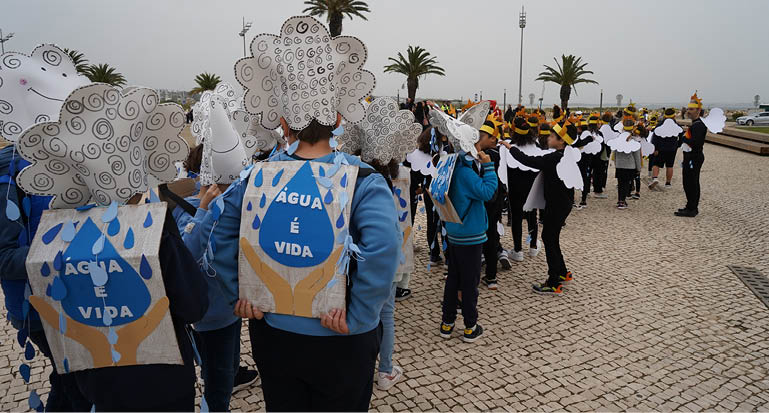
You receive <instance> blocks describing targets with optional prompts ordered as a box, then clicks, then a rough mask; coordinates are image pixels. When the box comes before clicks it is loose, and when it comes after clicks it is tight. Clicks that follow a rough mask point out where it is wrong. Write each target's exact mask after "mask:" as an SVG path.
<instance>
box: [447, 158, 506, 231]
mask: <svg viewBox="0 0 769 413" xmlns="http://www.w3.org/2000/svg"><path fill="white" fill-rule="evenodd" d="M481 167H482V168H483V176H482V177H481V176H478V174H477V173H475V171H474V170H473V166H472V163H471V161H468V160H467V159H465V155H464V153H460V154H459V156H458V157H457V163H456V166H455V167H454V175H452V177H451V185H450V186H449V199H451V203H452V204H453V205H454V209H455V210H456V211H457V214H459V217H460V218H461V219H462V223H461V224H457V223H452V222H446V223H445V225H446V235H447V236H448V238H449V242H451V243H452V244H455V245H477V244H483V243H484V242H486V239H487V238H486V230H487V229H488V228H489V218H488V215H487V214H486V207H485V206H484V204H483V203H484V202H486V201H489V200H491V199H492V198H493V197H494V193H495V192H496V191H497V174H496V173H495V172H494V162H488V163H484V164H482V165H481Z"/></svg>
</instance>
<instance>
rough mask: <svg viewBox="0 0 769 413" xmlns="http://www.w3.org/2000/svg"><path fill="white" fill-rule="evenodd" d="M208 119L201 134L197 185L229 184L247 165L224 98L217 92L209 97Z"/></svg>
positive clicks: (240, 141) (244, 152) (241, 142)
mask: <svg viewBox="0 0 769 413" xmlns="http://www.w3.org/2000/svg"><path fill="white" fill-rule="evenodd" d="M207 105H208V107H209V108H208V120H207V121H206V125H207V126H206V127H207V128H206V129H204V130H203V135H204V136H205V137H206V138H205V139H204V140H203V163H202V165H201V166H200V184H201V185H211V184H214V183H216V184H229V183H232V181H234V180H235V179H238V177H239V174H240V171H241V170H242V169H243V167H244V166H246V165H247V164H248V158H249V157H248V156H247V155H246V150H245V148H244V147H243V141H242V140H241V136H240V134H238V132H237V131H236V130H235V129H234V128H233V125H232V115H231V113H230V112H229V109H228V105H227V101H226V100H225V99H224V98H222V97H221V96H219V95H213V96H212V97H211V99H209V100H208V103H207Z"/></svg>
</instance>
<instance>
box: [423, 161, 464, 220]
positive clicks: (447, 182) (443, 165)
mask: <svg viewBox="0 0 769 413" xmlns="http://www.w3.org/2000/svg"><path fill="white" fill-rule="evenodd" d="M457 156H458V155H457V154H455V153H452V154H443V155H441V158H440V160H439V161H438V165H436V167H437V169H438V172H437V173H436V175H435V176H434V177H433V180H432V181H431V182H430V188H429V191H428V193H429V194H430V198H432V200H433V204H434V205H435V209H436V210H437V211H438V215H440V217H441V220H442V221H443V222H455V223H457V224H461V223H462V219H461V218H460V217H459V215H458V214H457V211H456V210H455V209H454V204H452V203H451V199H450V198H449V188H450V187H451V177H452V176H454V168H455V167H456V165H457Z"/></svg>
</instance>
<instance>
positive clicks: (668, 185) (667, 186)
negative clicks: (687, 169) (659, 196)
mask: <svg viewBox="0 0 769 413" xmlns="http://www.w3.org/2000/svg"><path fill="white" fill-rule="evenodd" d="M672 187H673V184H671V183H670V182H665V189H668V188H672Z"/></svg>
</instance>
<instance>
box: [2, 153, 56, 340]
mask: <svg viewBox="0 0 769 413" xmlns="http://www.w3.org/2000/svg"><path fill="white" fill-rule="evenodd" d="M12 164H13V165H12ZM26 165H29V163H28V162H27V161H25V160H24V159H22V158H21V156H20V155H19V154H18V153H14V146H13V145H11V146H6V147H5V148H3V149H2V150H0V285H2V288H3V294H4V295H5V308H6V309H7V310H8V317H9V318H11V319H12V320H13V321H15V325H16V324H18V322H21V321H23V320H24V314H23V311H22V303H23V302H24V289H25V287H26V285H27V268H26V265H25V262H26V260H27V253H29V244H30V243H31V242H32V238H33V237H34V235H35V231H37V226H38V224H40V217H41V215H42V214H43V211H44V210H46V209H48V204H49V203H50V201H51V197H47V196H46V197H43V196H33V195H24V198H27V199H28V201H22V199H23V198H22V199H20V198H19V194H20V191H18V188H17V186H16V183H15V182H16V176H17V175H18V173H19V171H20V170H21V169H22V168H24V167H25V166H26ZM9 186H10V188H9ZM6 193H7V194H8V197H7V198H6V196H5V194H6ZM8 201H11V202H13V203H15V204H16V206H17V207H18V208H19V211H20V212H21V218H19V219H18V220H16V221H11V220H9V219H8V217H7V215H6V212H5V211H6V206H7V205H8ZM24 202H29V210H30V212H29V216H27V214H26V211H25V208H24V206H23V203H24ZM29 320H30V323H31V329H32V330H35V329H38V328H42V324H40V317H39V316H38V314H37V312H36V311H35V310H34V309H33V308H32V307H30V309H29Z"/></svg>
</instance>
